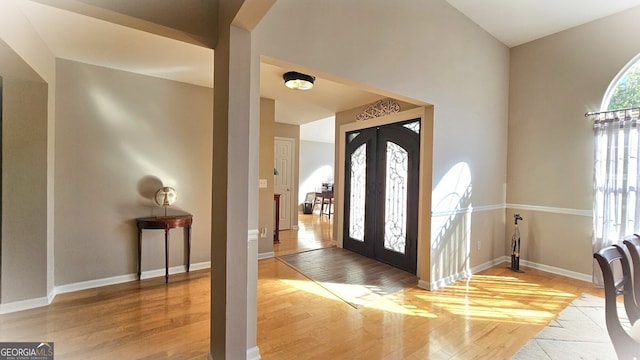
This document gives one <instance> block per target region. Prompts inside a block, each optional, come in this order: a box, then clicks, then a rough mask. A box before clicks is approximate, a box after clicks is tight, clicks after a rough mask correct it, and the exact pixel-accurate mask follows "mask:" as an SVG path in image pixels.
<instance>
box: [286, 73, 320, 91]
mask: <svg viewBox="0 0 640 360" xmlns="http://www.w3.org/2000/svg"><path fill="white" fill-rule="evenodd" d="M282 77H283V78H284V86H286V87H288V88H289V89H295V90H309V89H311V88H312V87H313V82H314V81H315V80H316V77H315V76H311V75H307V74H302V73H299V72H297V71H289V72H286V73H284V75H282Z"/></svg>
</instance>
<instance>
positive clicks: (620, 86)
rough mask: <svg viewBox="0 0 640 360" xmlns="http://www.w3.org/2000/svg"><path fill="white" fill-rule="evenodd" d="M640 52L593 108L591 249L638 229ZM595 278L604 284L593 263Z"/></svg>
mask: <svg viewBox="0 0 640 360" xmlns="http://www.w3.org/2000/svg"><path fill="white" fill-rule="evenodd" d="M639 115H640V55H638V56H636V57H635V58H634V59H633V60H632V61H630V62H629V63H628V64H627V65H626V66H625V67H624V68H622V70H621V71H620V72H619V73H618V75H617V76H616V77H615V78H614V79H613V81H612V82H611V84H610V85H609V89H608V90H607V92H606V93H605V96H604V99H603V101H602V106H601V112H599V113H596V114H595V117H596V118H595V120H594V123H593V130H594V163H593V252H594V253H595V252H597V251H599V250H600V249H602V248H604V247H606V246H609V245H611V244H612V243H614V242H617V241H619V240H620V239H622V237H624V236H625V235H629V234H637V233H640V132H639V128H640V117H639ZM593 282H594V283H595V284H596V285H602V275H601V272H600V269H599V267H598V266H597V264H594V268H593Z"/></svg>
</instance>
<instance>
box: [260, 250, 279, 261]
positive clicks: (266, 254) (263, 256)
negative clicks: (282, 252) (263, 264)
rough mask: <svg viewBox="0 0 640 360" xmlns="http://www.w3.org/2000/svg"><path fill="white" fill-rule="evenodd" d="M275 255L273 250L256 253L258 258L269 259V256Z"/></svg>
mask: <svg viewBox="0 0 640 360" xmlns="http://www.w3.org/2000/svg"><path fill="white" fill-rule="evenodd" d="M275 256H276V254H275V253H274V252H273V251H270V252H266V253H259V254H258V260H264V259H271V258H273V257H275Z"/></svg>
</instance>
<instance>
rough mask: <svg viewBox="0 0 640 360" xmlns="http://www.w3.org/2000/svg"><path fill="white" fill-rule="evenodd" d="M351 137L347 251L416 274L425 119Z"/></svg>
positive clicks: (347, 166)
mask: <svg viewBox="0 0 640 360" xmlns="http://www.w3.org/2000/svg"><path fill="white" fill-rule="evenodd" d="M346 137H347V138H346V151H345V201H344V204H345V209H344V230H343V234H344V239H343V246H344V248H345V249H348V250H352V251H355V252H357V253H360V254H362V255H364V256H367V257H370V258H373V259H376V260H380V261H382V262H386V263H388V264H391V265H393V266H396V267H399V268H401V269H404V270H406V271H409V272H411V273H413V274H415V273H416V263H417V247H418V189H419V164H420V119H414V120H410V121H406V122H402V123H395V124H389V125H384V126H379V127H374V128H367V129H362V130H358V131H353V132H349V133H347V134H346Z"/></svg>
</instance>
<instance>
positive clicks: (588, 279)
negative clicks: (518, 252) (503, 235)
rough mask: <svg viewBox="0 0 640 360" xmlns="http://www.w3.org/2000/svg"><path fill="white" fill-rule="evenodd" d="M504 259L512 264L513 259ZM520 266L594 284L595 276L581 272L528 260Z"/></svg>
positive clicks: (506, 257) (521, 262)
mask: <svg viewBox="0 0 640 360" xmlns="http://www.w3.org/2000/svg"><path fill="white" fill-rule="evenodd" d="M504 258H505V260H504V262H507V263H510V262H511V257H509V256H505V257H504ZM520 265H524V266H528V267H532V268H534V269H538V270H542V271H546V272H548V273H552V274H556V275H562V276H566V277H568V278H572V279H576V280H582V281H586V282H592V281H593V276H592V275H591V274H583V273H579V272H576V271H571V270H566V269H562V268H559V267H555V266H549V265H545V264H538V263H535V262H533V261H527V260H522V259H520Z"/></svg>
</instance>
